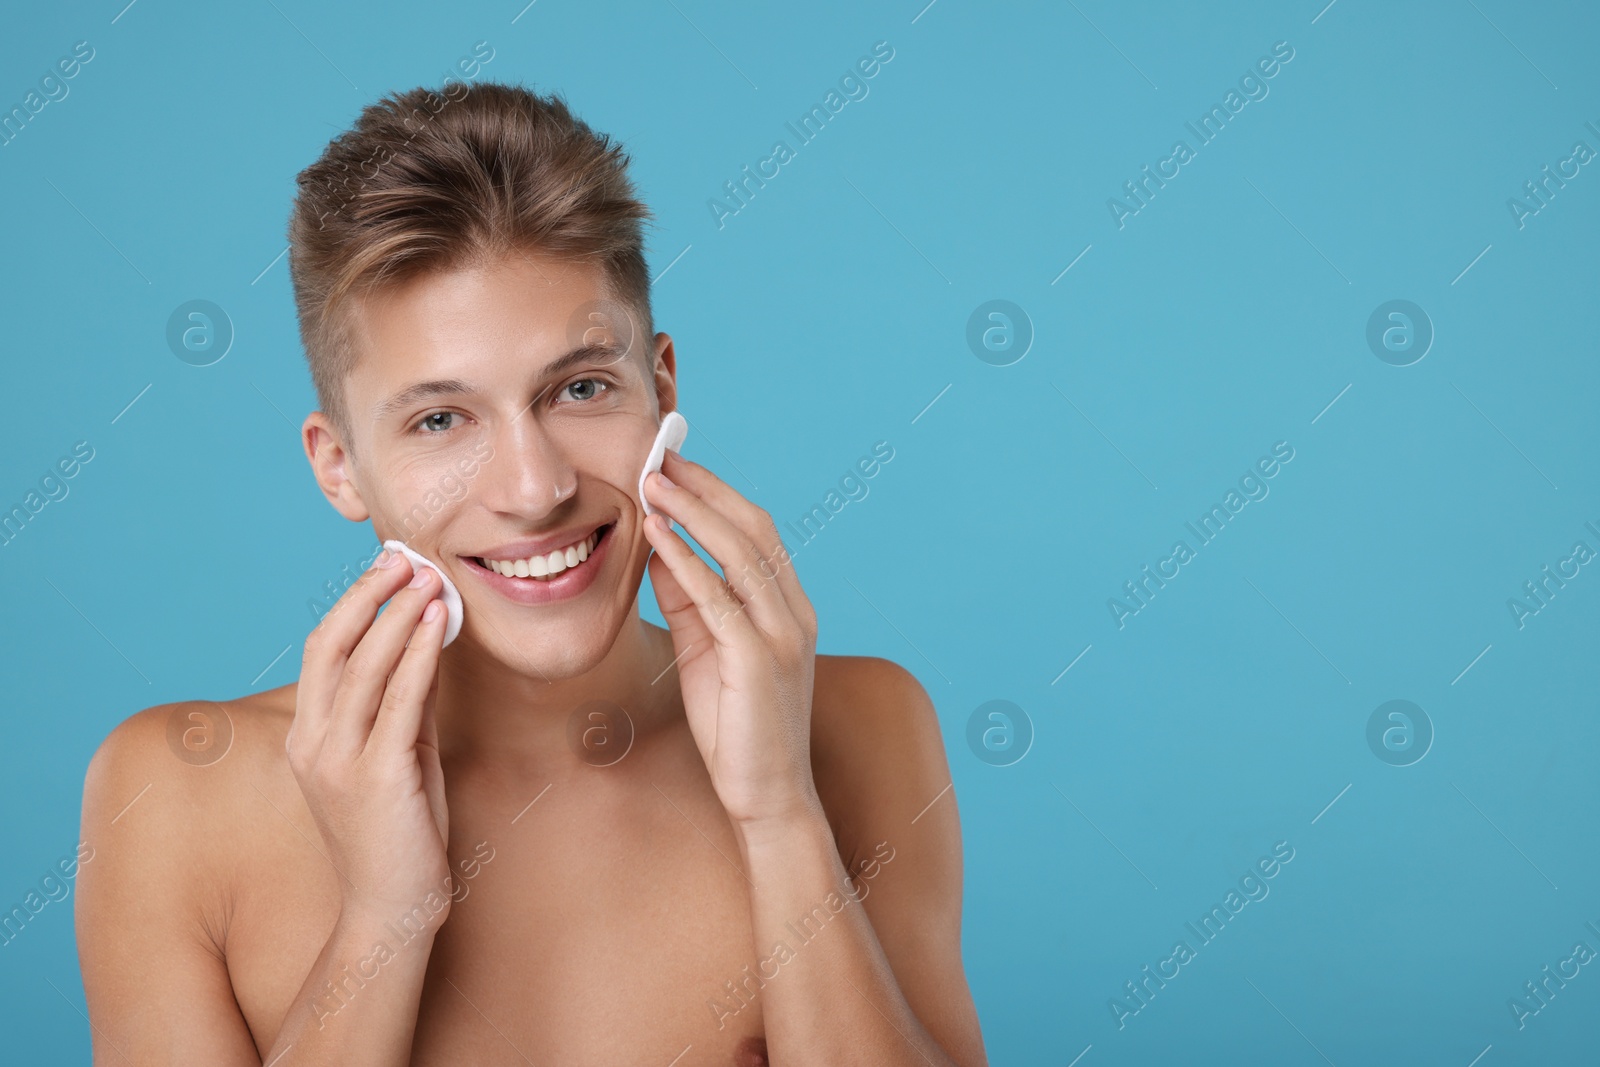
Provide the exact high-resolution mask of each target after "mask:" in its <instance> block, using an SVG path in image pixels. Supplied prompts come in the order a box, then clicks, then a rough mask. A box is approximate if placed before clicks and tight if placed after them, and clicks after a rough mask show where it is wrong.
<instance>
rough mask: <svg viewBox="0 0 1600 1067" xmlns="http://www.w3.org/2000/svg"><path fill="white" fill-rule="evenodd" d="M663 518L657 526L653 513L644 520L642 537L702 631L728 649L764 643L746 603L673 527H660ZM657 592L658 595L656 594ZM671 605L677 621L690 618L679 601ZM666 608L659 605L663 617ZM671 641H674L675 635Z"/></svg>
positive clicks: (663, 521) (685, 621) (652, 576)
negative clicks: (690, 607) (688, 602)
mask: <svg viewBox="0 0 1600 1067" xmlns="http://www.w3.org/2000/svg"><path fill="white" fill-rule="evenodd" d="M665 518H666V517H665V516H661V518H660V520H659V521H661V526H657V525H656V523H657V521H658V519H657V517H656V516H653V515H652V516H650V517H649V518H647V519H645V522H644V531H645V537H647V538H648V539H649V541H650V544H651V546H652V547H654V548H655V550H656V552H657V554H659V555H660V556H661V561H662V562H663V563H664V564H666V566H667V568H668V570H669V571H671V573H672V577H673V578H675V579H676V580H677V583H678V586H679V588H680V589H681V590H682V591H683V592H685V593H687V594H688V596H689V599H690V600H691V601H693V602H694V614H695V615H698V617H699V621H700V624H701V626H702V633H703V634H704V635H705V636H707V637H709V638H710V639H711V640H712V641H715V642H716V643H717V644H718V645H721V646H723V647H725V648H730V649H733V648H738V647H741V646H746V647H747V646H749V645H750V644H752V643H761V644H765V640H764V639H763V636H762V634H761V632H760V631H759V630H758V629H757V627H756V624H755V622H754V621H753V620H752V619H751V618H750V613H749V611H747V610H746V605H745V604H744V603H743V602H742V601H741V600H740V599H739V598H738V596H736V595H735V594H734V592H733V590H732V588H730V587H729V585H728V583H727V582H725V581H723V580H722V578H721V577H720V576H718V575H717V574H716V573H715V572H713V571H712V569H711V568H710V567H709V566H707V565H706V561H705V560H703V559H701V558H700V557H699V556H698V555H697V554H696V553H695V551H694V549H692V548H690V547H689V545H688V542H686V541H684V539H683V538H682V537H679V536H678V534H677V533H676V532H674V531H673V530H670V529H664V528H663V527H664V526H665V525H666V523H665ZM651 581H652V583H653V582H654V581H655V573H654V572H653V571H652V572H651ZM657 595H658V597H659V596H660V594H659V593H658V594H657ZM672 607H673V610H674V612H675V614H676V615H677V616H678V617H679V619H680V621H681V622H683V623H687V622H688V621H689V620H690V619H691V618H692V616H690V615H689V614H688V608H686V607H685V606H683V605H682V604H681V603H680V604H675V605H672ZM666 610H667V606H666V605H663V607H662V614H663V617H665V613H666ZM668 621H669V622H670V621H671V620H670V619H669V620H668ZM674 643H675V644H676V638H675V639H674ZM684 647H688V646H687V645H685V646H684ZM680 651H681V650H680Z"/></svg>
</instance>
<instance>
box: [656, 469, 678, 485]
mask: <svg viewBox="0 0 1600 1067" xmlns="http://www.w3.org/2000/svg"><path fill="white" fill-rule="evenodd" d="M656 477H657V478H659V479H661V488H663V489H676V488H678V483H676V482H674V481H673V480H672V479H671V478H668V477H667V476H666V475H665V474H662V473H661V472H660V471H656Z"/></svg>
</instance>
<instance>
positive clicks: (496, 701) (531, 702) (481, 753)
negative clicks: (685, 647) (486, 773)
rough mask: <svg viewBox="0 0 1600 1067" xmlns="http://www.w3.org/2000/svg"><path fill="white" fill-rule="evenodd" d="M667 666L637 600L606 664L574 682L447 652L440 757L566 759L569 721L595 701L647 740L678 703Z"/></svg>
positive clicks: (476, 654) (469, 649)
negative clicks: (622, 714)
mask: <svg viewBox="0 0 1600 1067" xmlns="http://www.w3.org/2000/svg"><path fill="white" fill-rule="evenodd" d="M672 662H673V651H672V643H671V639H670V637H669V636H668V634H667V632H666V631H664V630H662V629H661V628H660V627H658V626H654V625H651V624H650V623H647V622H646V621H644V620H643V619H641V618H640V617H639V613H638V603H637V601H635V603H634V606H633V610H632V611H631V612H630V613H629V615H628V620H627V621H626V622H624V623H623V625H622V629H621V630H620V631H619V632H618V634H617V639H616V641H614V642H613V643H612V645H611V648H610V650H609V651H608V652H607V653H606V655H605V658H603V659H602V660H601V661H600V662H599V663H598V664H596V665H595V666H594V667H593V668H592V669H590V670H588V671H586V672H584V673H583V674H579V675H574V676H572V677H568V678H551V677H549V676H547V675H546V674H544V673H542V672H541V671H540V670H539V669H538V667H537V666H536V665H535V664H534V663H532V662H531V661H530V662H528V663H526V664H517V663H509V664H508V663H504V662H501V661H500V660H499V659H497V658H496V657H494V656H492V655H490V654H489V653H488V652H487V651H486V650H484V649H483V648H482V647H474V646H463V647H460V648H456V647H452V648H450V649H446V650H445V652H444V655H443V657H442V659H441V661H440V664H439V691H438V694H437V696H436V698H435V699H436V703H435V709H434V710H435V717H436V720H437V723H438V730H439V750H440V755H441V756H442V757H443V758H444V759H445V760H446V762H450V761H453V760H469V761H472V762H480V761H486V762H498V763H509V764H513V765H526V764H527V763H528V762H530V761H534V762H542V761H543V758H547V757H548V756H550V755H559V756H560V757H562V758H565V757H567V756H568V753H567V748H568V747H569V746H570V739H569V727H570V720H571V719H572V717H573V715H574V714H575V713H576V712H577V710H578V709H579V708H580V707H582V706H584V705H587V704H591V703H592V702H596V701H604V702H608V703H610V704H614V705H616V706H618V707H620V708H622V709H623V710H624V711H626V712H627V716H628V719H629V721H630V722H631V726H632V730H633V731H634V734H635V735H636V736H638V735H644V734H648V733H652V732H654V731H655V730H657V729H659V728H661V727H663V726H665V725H666V724H667V723H668V722H669V721H670V720H671V719H672V718H674V717H675V709H676V708H677V707H678V705H679V703H680V701H679V699H678V677H677V673H676V672H675V671H672V670H669V669H668V668H669V667H670V665H671V664H672Z"/></svg>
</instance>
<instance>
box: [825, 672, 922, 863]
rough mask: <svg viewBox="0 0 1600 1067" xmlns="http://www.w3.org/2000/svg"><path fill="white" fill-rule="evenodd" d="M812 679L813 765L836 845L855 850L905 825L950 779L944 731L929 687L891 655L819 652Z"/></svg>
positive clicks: (907, 824)
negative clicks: (848, 654)
mask: <svg viewBox="0 0 1600 1067" xmlns="http://www.w3.org/2000/svg"><path fill="white" fill-rule="evenodd" d="M815 678H816V684H815V687H814V690H813V694H812V714H811V765H812V771H813V774H814V775H815V778H816V782H817V791H818V794H819V795H820V797H821V799H822V804H823V808H824V809H825V810H826V811H827V812H828V821H829V823H830V824H832V826H833V827H834V831H835V834H836V836H837V837H838V839H839V842H840V844H841V846H843V847H846V848H847V849H851V850H854V849H856V848H859V847H861V846H862V844H863V842H864V840H865V838H866V837H871V836H872V835H874V834H882V833H885V832H887V830H888V828H889V827H907V826H909V825H910V824H911V822H912V820H913V819H914V818H916V817H917V816H918V815H919V814H920V813H921V812H922V811H923V810H924V809H925V808H926V807H927V806H928V805H929V804H930V802H931V801H933V800H934V799H935V798H936V797H937V796H938V795H939V794H940V793H941V791H942V790H944V789H945V788H946V787H947V786H948V785H949V784H950V769H949V763H948V761H947V760H946V757H945V751H944V738H943V735H942V733H941V731H940V728H939V716H938V712H937V710H936V709H935V708H934V705H933V701H932V699H931V698H930V697H929V696H928V692H927V690H926V689H924V688H923V686H922V683H921V682H920V681H918V680H917V677H916V675H914V674H912V673H911V672H910V671H908V670H906V669H905V668H904V667H902V666H900V665H899V664H898V663H895V662H894V661H893V660H888V659H883V658H881V657H878V656H822V655H819V656H817V658H816V675H815ZM847 840H848V842H849V844H848V845H847V844H846V842H847ZM874 840H876V838H874ZM865 844H866V846H867V847H870V846H871V842H870V841H866V842H865Z"/></svg>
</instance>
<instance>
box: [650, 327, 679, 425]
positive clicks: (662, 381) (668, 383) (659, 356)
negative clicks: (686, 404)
mask: <svg viewBox="0 0 1600 1067" xmlns="http://www.w3.org/2000/svg"><path fill="white" fill-rule="evenodd" d="M655 340H656V346H655V347H656V351H655V357H654V359H653V361H652V362H653V365H654V373H655V386H656V405H657V407H659V408H660V410H661V414H662V415H665V414H666V413H667V412H669V411H677V410H678V359H677V354H676V353H674V352H673V350H672V335H671V334H669V333H658V334H656V338H655Z"/></svg>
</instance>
